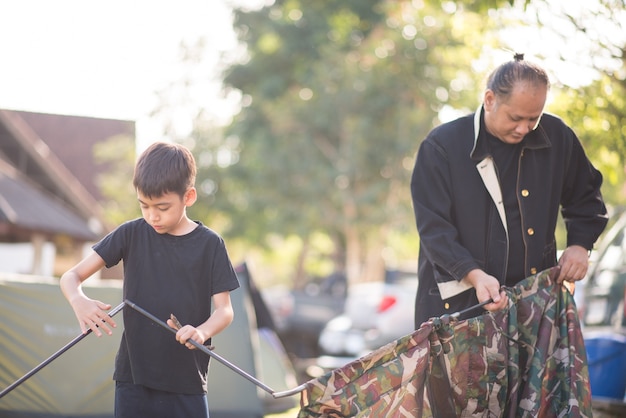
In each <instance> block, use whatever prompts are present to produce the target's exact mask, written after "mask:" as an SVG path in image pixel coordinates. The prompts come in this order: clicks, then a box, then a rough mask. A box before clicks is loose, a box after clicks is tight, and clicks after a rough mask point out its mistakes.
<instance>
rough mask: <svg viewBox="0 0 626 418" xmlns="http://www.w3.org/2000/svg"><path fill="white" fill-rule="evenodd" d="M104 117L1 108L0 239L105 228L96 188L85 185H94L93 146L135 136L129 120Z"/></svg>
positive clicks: (87, 236)
mask: <svg viewBox="0 0 626 418" xmlns="http://www.w3.org/2000/svg"><path fill="white" fill-rule="evenodd" d="M107 121H109V120H107V119H95V118H83V117H75V116H63V115H47V114H35V113H29V112H18V111H12V110H4V109H0V241H25V240H28V239H29V238H28V237H29V234H33V233H43V234H46V235H55V234H64V235H68V236H70V237H72V238H75V239H78V240H84V241H89V240H94V239H96V238H97V237H99V236H101V235H102V234H103V233H105V232H106V229H107V228H106V225H105V221H104V216H103V210H102V208H101V205H100V203H99V201H98V198H97V197H96V196H94V194H97V195H98V197H99V193H98V192H97V191H90V190H89V189H92V190H97V189H94V187H95V181H94V177H95V173H96V172H97V170H98V167H96V166H95V165H94V163H93V159H92V147H93V145H94V143H96V142H98V141H103V140H105V139H107V138H108V137H109V136H114V135H116V134H118V135H119V134H126V135H128V136H131V137H132V138H133V140H134V124H133V123H132V122H129V121H116V120H113V121H109V122H111V123H110V126H109V124H108V123H107ZM129 127H130V128H129ZM105 128H106V129H105ZM107 135H108V136H107ZM85 144H87V145H88V147H86V145H85ZM68 166H70V167H72V170H70V168H69V167H68Z"/></svg>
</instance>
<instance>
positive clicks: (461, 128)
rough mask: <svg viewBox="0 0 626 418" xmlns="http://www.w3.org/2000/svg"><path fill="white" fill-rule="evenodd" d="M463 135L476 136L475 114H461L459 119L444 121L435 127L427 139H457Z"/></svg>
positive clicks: (471, 137)
mask: <svg viewBox="0 0 626 418" xmlns="http://www.w3.org/2000/svg"><path fill="white" fill-rule="evenodd" d="M462 136H467V137H468V138H470V139H472V141H473V138H474V114H473V113H472V114H468V115H465V116H461V117H459V118H457V119H454V120H451V121H448V122H445V123H442V124H441V125H439V126H436V127H435V128H433V129H432V130H431V131H430V133H429V134H428V136H427V137H426V139H430V140H435V141H444V140H446V139H455V138H457V139H458V138H459V137H462Z"/></svg>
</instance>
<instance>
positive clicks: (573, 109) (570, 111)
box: [550, 76, 626, 205]
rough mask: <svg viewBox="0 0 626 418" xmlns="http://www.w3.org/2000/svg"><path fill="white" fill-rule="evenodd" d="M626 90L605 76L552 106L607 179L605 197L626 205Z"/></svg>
mask: <svg viewBox="0 0 626 418" xmlns="http://www.w3.org/2000/svg"><path fill="white" fill-rule="evenodd" d="M625 94H626V89H624V88H623V86H621V85H620V84H616V83H615V82H614V81H613V80H612V79H611V78H609V77H607V76H604V77H602V78H601V79H600V80H598V81H597V82H594V83H592V84H590V85H588V86H584V87H581V88H578V89H565V90H563V91H561V92H560V95H559V96H557V97H556V99H555V102H554V104H553V105H552V106H551V109H550V110H552V111H553V112H555V113H557V114H559V115H560V116H561V117H563V119H564V120H565V121H566V122H567V123H568V124H569V125H570V126H572V128H573V129H574V131H576V132H577V134H578V136H579V138H580V140H581V142H582V143H583V146H584V147H585V150H586V152H587V154H588V155H589V158H590V159H591V160H592V162H593V164H594V165H595V166H596V167H597V168H598V169H599V170H600V171H601V172H602V174H603V176H604V184H603V194H604V197H605V199H606V200H607V201H608V202H609V203H611V204H613V205H623V204H624V203H626V195H625V194H624V185H625V184H626V173H625V170H624V163H623V161H626V128H625V127H626V102H625V99H624V97H625Z"/></svg>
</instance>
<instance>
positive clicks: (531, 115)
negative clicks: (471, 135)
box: [484, 83, 548, 144]
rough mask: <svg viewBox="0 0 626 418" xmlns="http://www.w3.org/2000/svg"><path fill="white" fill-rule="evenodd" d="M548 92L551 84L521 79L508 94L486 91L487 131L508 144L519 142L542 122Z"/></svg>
mask: <svg viewBox="0 0 626 418" xmlns="http://www.w3.org/2000/svg"><path fill="white" fill-rule="evenodd" d="M547 95H548V87H547V86H542V85H534V84H529V83H518V84H517V85H516V86H515V87H514V88H513V91H512V92H511V95H510V96H509V97H508V98H502V97H497V96H496V95H495V94H494V92H493V91H491V90H487V91H486V92H485V99H484V107H485V126H486V128H487V131H488V132H489V133H490V134H492V135H493V136H495V137H496V138H498V139H500V140H501V141H502V142H505V143H507V144H518V143H520V142H521V141H522V139H524V137H525V136H526V134H528V133H529V132H530V131H532V130H534V129H535V128H536V127H537V125H538V124H539V118H541V114H542V113H543V108H544V106H545V104H546V97H547Z"/></svg>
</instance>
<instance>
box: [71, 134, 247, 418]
mask: <svg viewBox="0 0 626 418" xmlns="http://www.w3.org/2000/svg"><path fill="white" fill-rule="evenodd" d="M195 177H196V166H195V161H194V158H193V156H192V154H191V152H190V151H189V150H188V149H186V148H185V147H183V146H181V145H177V144H169V143H155V144H153V145H151V146H150V147H149V148H148V149H146V151H144V152H143V153H142V154H141V156H140V157H139V159H138V161H137V164H136V166H135V174H134V178H133V186H134V187H135V190H136V191H137V198H138V200H139V206H140V207H141V213H142V216H143V217H142V218H138V219H135V220H133V221H129V222H126V223H124V224H122V225H120V226H119V227H118V228H117V229H115V230H114V231H113V232H111V233H110V234H109V235H107V236H106V237H105V238H103V239H102V240H101V241H100V242H98V243H97V244H95V245H94V246H93V252H92V253H91V254H89V255H88V256H87V257H86V258H85V259H83V260H82V261H81V262H79V263H78V264H77V265H76V266H74V267H73V268H71V269H70V270H69V271H67V272H66V273H64V274H63V276H62V277H61V280H60V285H61V290H62V291H63V294H64V295H65V297H66V299H67V300H68V301H69V303H70V305H71V306H72V309H73V310H74V313H75V314H76V317H77V319H78V322H79V324H80V327H81V330H82V331H83V332H87V329H88V328H89V329H91V330H92V331H93V332H94V333H95V334H96V335H97V336H101V335H102V332H106V333H107V334H109V335H111V333H112V330H111V329H112V328H113V327H115V326H116V324H115V322H114V321H113V319H112V318H111V317H110V316H108V315H107V312H106V311H107V310H109V309H110V308H111V305H109V304H106V303H104V302H101V301H98V300H93V299H90V298H89V297H88V296H87V295H85V293H83V290H82V288H81V283H82V282H83V281H84V280H86V279H87V278H89V277H90V276H91V275H93V274H94V273H95V272H97V271H98V270H100V269H102V268H103V267H111V266H114V265H116V264H117V263H119V262H120V261H123V262H124V287H123V294H124V299H128V300H131V301H133V302H135V303H137V305H139V306H141V307H142V308H144V309H146V310H147V311H149V312H152V313H153V314H154V315H156V316H157V317H160V318H169V316H170V313H173V314H175V315H176V316H177V317H178V319H179V320H180V321H181V323H183V324H189V325H184V326H183V327H182V328H180V329H179V330H178V331H177V333H176V338H175V339H174V338H173V337H172V335H171V334H169V333H168V332H165V331H164V330H163V329H162V328H160V327H158V326H155V325H154V324H152V323H151V322H150V321H149V320H147V319H145V318H143V317H142V315H141V314H139V313H138V312H135V311H133V310H132V309H129V308H124V328H125V329H124V332H123V334H122V339H121V343H120V348H119V351H118V353H117V356H116V359H115V371H114V374H113V379H114V380H115V381H116V383H115V417H116V418H137V417H167V418H172V417H206V418H208V416H209V413H208V405H207V397H206V392H207V385H206V377H207V373H208V363H209V357H208V356H207V355H205V354H204V353H200V352H198V351H197V350H196V351H192V350H193V349H194V346H193V345H192V344H191V343H189V340H195V341H197V342H198V343H201V344H210V341H211V337H212V336H214V335H216V334H217V333H219V332H220V331H222V330H223V329H224V328H226V327H227V326H228V325H229V324H230V323H231V322H232V320H233V309H232V305H231V301H230V291H232V290H234V289H236V288H237V287H239V282H238V281H237V276H236V275H235V271H234V269H233V267H232V265H231V262H230V260H229V257H228V253H227V251H226V248H225V245H224V242H223V240H222V238H221V237H220V236H219V235H218V234H216V233H215V232H213V231H212V230H210V229H209V228H207V227H205V226H204V225H202V224H201V223H200V222H197V221H196V222H194V221H192V220H190V219H189V218H188V217H187V213H186V209H187V207H189V206H191V205H193V204H194V203H195V201H196V198H197V195H196V189H195V187H194V182H195ZM211 298H212V300H213V304H214V307H213V308H214V309H213V312H211ZM167 323H168V325H169V326H171V327H172V328H175V329H176V328H177V327H176V325H175V324H174V323H173V322H172V321H171V320H169V319H168V320H167ZM185 347H186V348H185Z"/></svg>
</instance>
